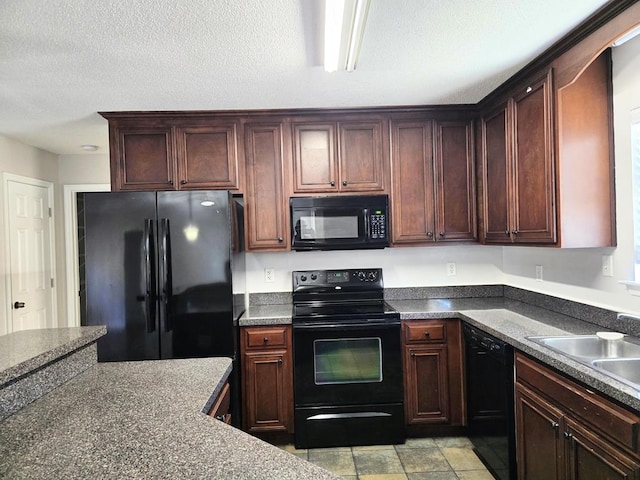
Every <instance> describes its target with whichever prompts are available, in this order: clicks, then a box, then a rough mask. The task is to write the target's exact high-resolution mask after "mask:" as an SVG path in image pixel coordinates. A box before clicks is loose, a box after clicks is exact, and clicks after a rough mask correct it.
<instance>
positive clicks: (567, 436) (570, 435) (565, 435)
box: [564, 432, 573, 438]
mask: <svg viewBox="0 0 640 480" xmlns="http://www.w3.org/2000/svg"><path fill="white" fill-rule="evenodd" d="M571 437H573V434H572V433H571V432H564V438H571Z"/></svg>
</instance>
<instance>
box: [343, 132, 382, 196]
mask: <svg viewBox="0 0 640 480" xmlns="http://www.w3.org/2000/svg"><path fill="white" fill-rule="evenodd" d="M338 128H339V130H338V131H339V135H340V150H339V153H338V156H339V160H338V162H339V172H340V175H339V182H340V190H341V191H343V192H363V191H383V190H384V165H383V161H382V155H383V145H382V131H383V128H382V121H379V122H341V123H339V127H338Z"/></svg>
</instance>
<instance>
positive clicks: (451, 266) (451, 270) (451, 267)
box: [447, 262, 456, 277]
mask: <svg viewBox="0 0 640 480" xmlns="http://www.w3.org/2000/svg"><path fill="white" fill-rule="evenodd" d="M455 274H456V264H455V262H449V263H447V275H449V276H450V277H452V276H454V275H455Z"/></svg>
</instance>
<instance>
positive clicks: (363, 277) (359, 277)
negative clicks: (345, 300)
mask: <svg viewBox="0 0 640 480" xmlns="http://www.w3.org/2000/svg"><path fill="white" fill-rule="evenodd" d="M358 279H360V281H362V280H364V279H365V273H364V272H363V271H362V270H360V271H359V272H358Z"/></svg>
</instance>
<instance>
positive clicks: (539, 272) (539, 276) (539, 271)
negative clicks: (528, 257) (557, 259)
mask: <svg viewBox="0 0 640 480" xmlns="http://www.w3.org/2000/svg"><path fill="white" fill-rule="evenodd" d="M542 275H543V271H542V265H536V280H537V281H538V282H541V281H542Z"/></svg>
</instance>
